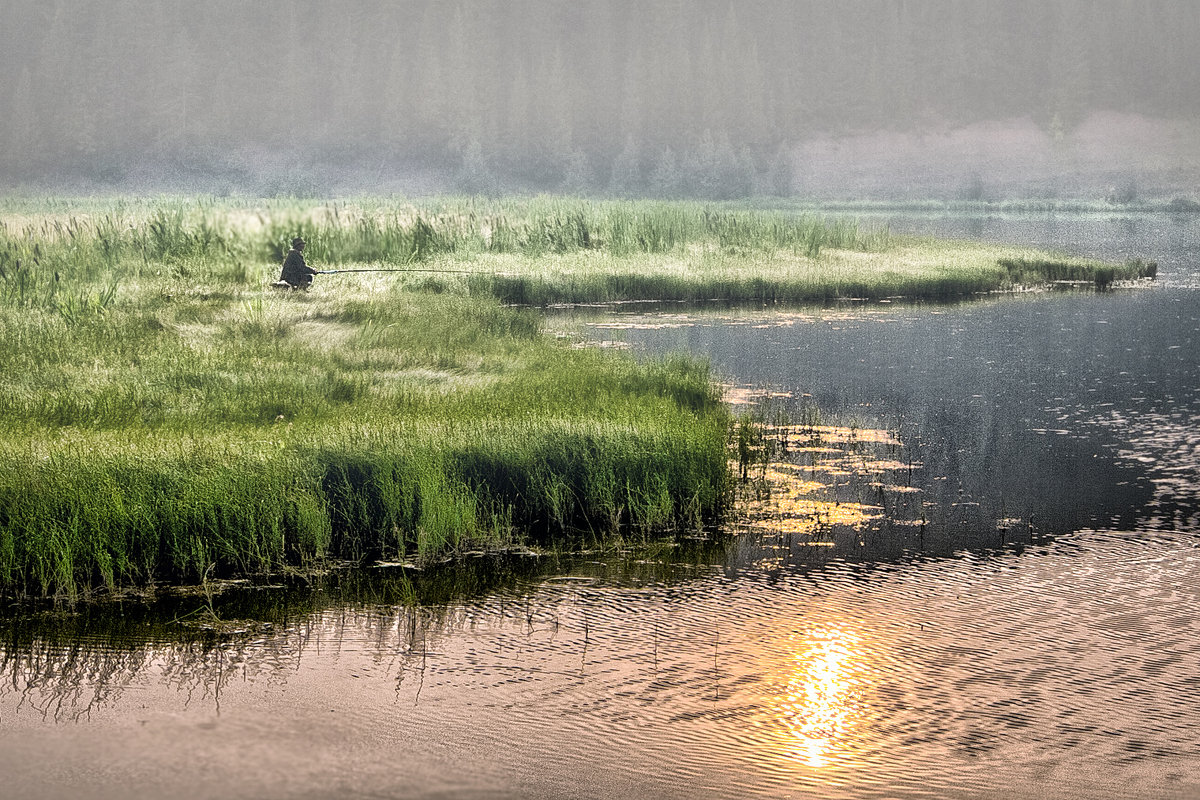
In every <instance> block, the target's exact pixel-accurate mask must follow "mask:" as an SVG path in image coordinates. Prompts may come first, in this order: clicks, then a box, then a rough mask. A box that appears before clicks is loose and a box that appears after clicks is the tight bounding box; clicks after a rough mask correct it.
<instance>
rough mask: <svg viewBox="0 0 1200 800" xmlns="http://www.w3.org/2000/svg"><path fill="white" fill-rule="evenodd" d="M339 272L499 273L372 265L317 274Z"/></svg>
mask: <svg viewBox="0 0 1200 800" xmlns="http://www.w3.org/2000/svg"><path fill="white" fill-rule="evenodd" d="M341 272H451V273H454V274H457V275H499V274H502V273H498V272H487V271H486V270H479V269H425V268H419V267H373V268H370V267H369V268H362V269H319V270H317V274H318V275H337V274H338V273H341Z"/></svg>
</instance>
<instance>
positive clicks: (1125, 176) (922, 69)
mask: <svg viewBox="0 0 1200 800" xmlns="http://www.w3.org/2000/svg"><path fill="white" fill-rule="evenodd" d="M3 11H4V13H3V20H2V22H0V24H2V27H0V111H2V114H0V190H3V189H9V190H13V189H18V190H19V189H24V188H48V189H56V190H63V189H82V190H89V191H103V190H105V189H112V190H121V191H130V190H141V191H146V190H174V189H195V190H202V191H210V192H246V193H265V194H318V193H336V192H353V191H401V192H414V193H422V192H435V191H472V192H498V191H512V190H518V191H534V190H552V191H580V192H591V193H601V194H611V195H652V196H695V197H704V198H731V197H744V196H748V195H783V196H792V195H794V196H802V197H816V198H858V199H871V198H877V199H900V198H922V197H933V198H960V199H1005V198H1012V197H1088V198H1102V197H1103V198H1108V199H1110V200H1111V201H1113V202H1124V201H1129V200H1134V199H1140V198H1142V197H1147V196H1160V197H1169V196H1185V197H1196V196H1197V195H1198V194H1200V52H1198V50H1197V48H1198V47H1200V2H1197V1H1196V0H995V1H994V2H987V1H985V0H981V1H980V2H963V1H961V0H737V2H730V0H688V1H685V0H581V1H579V2H572V1H570V0H505V1H504V2H482V1H479V2H454V1H453V0H400V1H399V2H397V1H396V0H339V1H338V2H329V0H323V1H322V2H314V1H312V0H296V1H295V2H284V1H283V0H255V1H254V2H247V0H205V1H204V2H177V1H176V0H156V1H152V0H5V2H4V9H3Z"/></svg>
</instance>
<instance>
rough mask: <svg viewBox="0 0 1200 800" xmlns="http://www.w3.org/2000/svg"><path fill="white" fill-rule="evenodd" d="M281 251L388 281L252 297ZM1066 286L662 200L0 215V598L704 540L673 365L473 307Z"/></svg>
mask: <svg viewBox="0 0 1200 800" xmlns="http://www.w3.org/2000/svg"><path fill="white" fill-rule="evenodd" d="M297 233H298V234H300V235H303V236H305V237H306V238H307V239H308V240H309V241H310V242H311V245H310V249H309V251H308V256H309V260H310V262H311V263H314V264H316V265H318V266H320V267H327V268H328V267H362V266H380V265H383V266H392V267H401V268H404V269H408V270H414V271H410V272H402V273H354V274H343V275H329V276H319V277H318V279H317V284H316V285H315V287H314V288H313V289H312V291H310V292H308V293H279V292H277V291H274V290H270V289H268V288H266V284H267V283H268V282H269V280H271V279H273V278H274V277H275V276H276V275H277V272H278V264H279V260H280V258H281V257H282V254H283V252H284V250H285V249H286V246H287V244H286V243H287V242H288V241H289V240H290V239H291V237H292V236H294V235H296V234H297ZM1097 268H1102V269H1111V270H1114V272H1113V273H1112V276H1111V277H1110V279H1119V278H1121V277H1130V276H1131V275H1132V274H1133V273H1132V272H1131V273H1129V274H1128V275H1126V274H1124V273H1119V270H1121V269H1133V268H1121V267H1111V266H1106V265H1098V264H1092V263H1090V262H1082V261H1073V260H1060V259H1056V258H1051V257H1047V256H1045V255H1044V254H1036V253H1026V252H1024V251H1020V250H1017V249H1012V248H1007V249H1003V250H1000V249H996V248H985V247H977V246H968V245H955V244H944V243H937V242H933V241H927V240H911V239H901V238H900V237H895V236H892V235H890V234H889V233H888V232H887V231H886V230H875V229H866V228H862V227H860V226H858V225H857V224H855V223H852V222H839V221H825V220H822V219H820V218H817V217H804V216H795V215H786V214H774V213H765V212H751V211H746V210H738V209H728V208H707V207H703V206H699V205H693V204H686V203H681V204H663V203H626V204H617V203H585V202H582V201H568V200H555V199H534V200H511V201H504V202H491V201H471V200H452V201H438V202H430V203H427V204H424V205H421V206H419V207H418V206H413V205H409V204H403V203H399V202H392V201H380V200H362V201H356V202H354V203H330V204H321V205H318V204H316V203H303V202H296V201H268V202H259V201H254V202H252V201H243V200H222V201H216V200H191V201H183V200H179V201H175V200H145V199H131V200H89V201H55V200H45V199H43V200H11V199H10V200H6V201H0V376H2V377H0V593H4V594H23V593H31V594H44V595H48V594H63V595H71V596H73V595H76V594H78V593H79V592H81V591H84V590H87V589H89V588H92V587H116V586H121V585H128V584H138V583H146V582H152V581H163V580H167V581H195V580H199V579H201V578H203V577H205V576H220V575H230V574H234V573H247V572H262V571H279V570H282V569H286V568H290V567H296V566H304V565H307V564H311V563H313V562H314V561H318V560H321V559H325V558H328V557H335V558H352V559H366V558H382V559H415V560H418V561H430V560H433V559H436V558H438V557H441V556H442V555H444V554H447V553H452V552H455V551H461V550H463V549H465V548H470V547H479V546H484V547H492V546H497V547H498V546H507V545H513V544H525V543H529V542H547V541H551V540H554V539H556V538H557V537H559V536H560V535H562V533H563V532H565V531H568V530H576V531H584V532H591V533H594V534H596V535H603V534H606V533H610V532H613V531H628V530H633V531H637V532H650V531H658V530H663V529H670V528H677V529H678V528H687V529H691V528H694V527H695V526H697V525H699V524H701V521H702V520H705V519H709V518H712V517H714V516H715V515H718V514H720V513H721V511H722V509H723V508H724V506H725V504H726V502H727V499H728V494H729V493H728V488H729V482H730V480H731V478H730V474H729V470H728V466H727V458H728V450H727V438H728V433H729V429H730V418H729V414H728V412H727V410H726V409H725V408H724V407H723V406H722V404H721V403H720V401H719V398H718V397H717V395H716V393H715V391H714V388H713V386H712V382H711V381H710V378H709V375H708V372H707V369H706V368H705V367H704V365H702V364H698V363H696V362H694V361H691V360H687V359H675V360H669V361H665V362H655V363H638V362H635V361H633V360H631V359H629V358H626V357H622V356H618V355H614V354H611V353H600V352H597V351H592V350H578V349H573V348H572V347H570V345H569V343H567V342H557V341H554V340H552V339H551V338H549V337H547V336H546V335H544V333H543V331H542V328H541V321H540V318H539V317H538V315H537V314H536V313H535V312H533V311H531V310H522V309H517V308H505V307H503V305H502V303H503V302H508V303H525V304H532V305H544V304H548V303H556V302H592V301H597V300H622V299H658V300H667V299H672V300H673V299H685V300H687V299H695V300H699V299H711V298H720V299H725V300H749V299H752V300H763V301H771V300H776V301H779V300H788V301H796V300H804V299H813V298H829V297H837V296H884V295H887V296H891V295H909V296H916V297H945V296H959V295H962V294H968V293H971V292H976V291H987V290H989V289H994V288H1000V287H1003V286H1005V285H1012V284H1014V283H1026V282H1030V281H1031V279H1032V278H1034V277H1036V276H1038V275H1042V276H1045V275H1047V274H1048V273H1047V270H1048V269H1050V270H1060V271H1061V270H1066V273H1064V274H1069V275H1070V276H1071V278H1072V279H1082V280H1088V279H1089V276H1090V275H1093V274H1094V271H1095V270H1096V269H1097ZM415 270H422V271H415ZM425 270H429V271H425ZM432 270H443V271H432ZM1135 271H1136V270H1135ZM1106 274H1107V273H1106Z"/></svg>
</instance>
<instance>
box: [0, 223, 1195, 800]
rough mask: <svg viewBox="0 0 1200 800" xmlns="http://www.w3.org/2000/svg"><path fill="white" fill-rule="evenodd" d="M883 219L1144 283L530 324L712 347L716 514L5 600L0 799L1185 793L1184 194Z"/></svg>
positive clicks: (1189, 681) (1188, 414)
mask: <svg viewBox="0 0 1200 800" xmlns="http://www.w3.org/2000/svg"><path fill="white" fill-rule="evenodd" d="M887 222H888V224H890V225H891V226H892V227H893V229H896V230H906V231H916V232H930V233H938V234H941V235H952V236H959V237H972V238H982V239H985V240H990V241H1012V242H1025V243H1030V244H1037V245H1048V246H1053V247H1058V248H1062V249H1069V250H1071V251H1072V252H1079V253H1084V254H1094V255H1102V256H1106V257H1116V258H1125V257H1132V256H1140V257H1144V258H1150V259H1156V260H1157V261H1158V262H1159V265H1160V272H1159V274H1160V279H1159V281H1157V283H1156V285H1155V286H1153V287H1152V288H1148V289H1132V290H1119V291H1114V292H1110V293H1106V294H1091V293H1070V294H1060V293H1038V294H1019V295H1011V296H1003V297H997V298H988V299H984V300H981V301H978V302H973V303H965V304H957V305H924V306H911V305H904V304H903V303H900V302H893V303H871V304H861V303H845V304H841V305H838V306H835V307H829V308H811V309H790V310H781V309H775V308H771V309H754V310H747V309H742V310H736V311H730V310H700V311H696V310H689V311H687V312H686V313H675V312H672V311H666V312H664V311H657V312H653V313H647V312H644V311H638V312H616V311H612V310H609V311H605V312H604V313H603V315H600V316H596V315H593V314H590V313H576V314H573V315H572V316H571V317H570V318H569V319H567V318H562V319H557V320H555V321H554V324H555V325H556V326H562V327H564V328H566V329H570V330H573V331H581V332H582V333H581V336H582V338H584V339H586V340H587V341H589V342H591V343H593V344H594V343H597V342H599V343H605V344H610V345H617V346H622V347H629V348H632V349H635V350H637V351H640V352H647V353H651V354H653V353H659V352H666V351H669V350H675V349H687V350H690V351H692V352H698V353H704V354H707V355H708V356H709V357H710V358H711V360H712V363H713V366H714V370H715V371H716V372H717V373H718V374H719V375H721V376H723V378H724V379H725V380H726V381H727V383H728V385H729V389H728V395H729V398H730V400H731V401H732V402H736V403H738V404H739V405H740V406H741V407H742V408H743V409H744V410H746V411H748V412H750V413H754V414H757V415H760V416H761V417H762V419H764V420H765V421H766V422H768V423H769V424H770V425H771V431H772V444H773V448H774V449H773V455H772V457H771V459H770V463H768V464H765V465H763V466H761V467H757V468H755V469H754V470H751V472H750V474H749V475H748V478H749V480H748V482H747V484H746V488H745V494H746V498H747V504H748V511H747V513H746V514H745V515H744V516H743V517H742V518H740V519H739V520H737V521H735V522H734V523H732V524H731V525H730V526H729V529H728V530H726V531H722V532H720V533H718V534H715V535H713V536H712V537H710V538H709V539H708V540H707V541H700V540H696V541H684V542H682V543H680V544H679V545H678V546H675V547H667V546H657V547H656V546H651V547H648V548H644V549H633V550H629V551H622V552H605V553H584V554H577V555H573V556H564V557H558V558H554V559H545V558H543V559H538V558H532V557H527V556H519V555H514V556H511V557H505V558H502V557H498V556H489V557H480V558H475V559H469V560H468V562H467V563H465V564H461V565H456V566H454V567H452V568H448V569H446V570H444V571H442V572H440V573H438V574H436V575H430V576H425V577H421V576H416V577H415V578H412V577H410V576H405V575H402V574H397V573H395V572H393V571H388V570H378V571H374V572H372V573H369V574H366V575H347V576H340V577H339V576H331V577H330V578H328V579H326V580H323V581H319V582H318V584H317V585H316V586H315V587H277V588H273V587H251V586H240V587H236V588H234V589H231V590H230V591H228V592H226V593H225V594H222V595H219V596H217V597H215V598H213V599H212V600H211V601H210V599H209V598H207V597H205V596H203V595H202V594H201V595H194V596H186V595H184V596H170V597H163V598H160V599H159V600H158V601H157V602H156V603H155V604H152V605H150V606H147V605H143V604H133V603H129V604H119V603H113V604H109V605H106V606H103V607H94V608H86V609H82V610H81V611H80V612H79V613H78V614H76V615H72V616H52V617H46V618H34V619H28V618H26V619H3V620H0V630H3V632H4V635H3V637H0V679H2V680H0V774H3V775H4V776H5V777H4V787H5V788H4V792H5V794H6V795H8V794H9V793H11V796H14V797H62V796H69V795H71V796H81V795H82V796H89V797H92V796H99V797H161V796H180V797H222V798H227V797H262V796H272V797H326V796H330V795H333V794H339V795H345V796H357V797H376V796H386V797H514V798H515V797H569V798H575V797H578V798H586V797H626V796H646V797H680V798H684V797H687V798H695V797H730V796H745V797H753V796H759V797H881V798H882V797H900V798H908V797H984V798H991V797H996V798H999V797H1038V798H1045V797H1061V798H1127V797H1147V798H1152V797H1180V798H1185V797H1195V796H1198V795H1200V766H1198V765H1200V340H1198V339H1200V220H1196V218H1195V217H1194V216H1184V217H1171V216H1166V215H1159V216H1142V217H1130V218H1120V217H1115V216H1103V215H1096V216H1057V217H1025V218H975V219H967V218H961V217H956V218H939V217H928V216H917V215H912V216H902V217H892V218H890V219H888V220H887ZM210 603H211V607H210ZM210 612H215V613H216V615H217V616H219V617H220V619H221V620H222V622H221V623H212V622H205V620H206V619H208V618H209V615H210ZM176 619H182V622H173V620H176Z"/></svg>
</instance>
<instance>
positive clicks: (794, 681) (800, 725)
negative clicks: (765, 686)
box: [778, 628, 862, 769]
mask: <svg viewBox="0 0 1200 800" xmlns="http://www.w3.org/2000/svg"><path fill="white" fill-rule="evenodd" d="M859 646H860V642H859V640H858V637H857V636H855V635H854V634H853V633H850V632H848V631H844V630H840V629H837V628H829V629H825V630H821V631H816V632H813V633H811V634H809V635H808V637H807V638H806V640H805V641H803V642H800V643H797V648H796V651H795V653H794V655H793V658H792V661H791V663H790V665H789V668H790V672H789V673H788V674H787V675H786V676H784V682H783V687H784V688H783V692H782V694H781V696H780V698H779V708H778V710H779V720H780V722H781V723H782V726H781V733H783V734H784V735H785V736H786V740H785V741H784V742H782V743H781V744H782V745H783V749H784V750H785V752H786V754H787V755H788V756H789V757H791V758H794V759H797V760H799V761H801V762H803V763H805V764H807V765H808V766H809V767H812V768H814V769H821V768H824V767H828V766H830V765H831V764H832V763H833V762H834V761H835V760H836V756H837V754H838V751H839V750H844V749H845V747H846V745H847V744H848V742H849V741H850V740H851V738H852V737H853V735H854V725H855V719H856V709H855V698H856V696H857V695H858V694H859V690H860V687H859V681H858V678H857V677H856V676H857V675H859V674H860V673H861V671H862V658H861V654H860V651H859Z"/></svg>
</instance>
